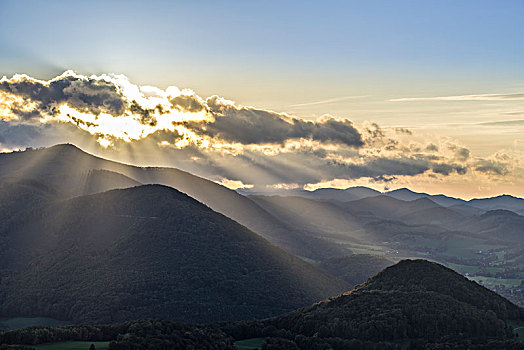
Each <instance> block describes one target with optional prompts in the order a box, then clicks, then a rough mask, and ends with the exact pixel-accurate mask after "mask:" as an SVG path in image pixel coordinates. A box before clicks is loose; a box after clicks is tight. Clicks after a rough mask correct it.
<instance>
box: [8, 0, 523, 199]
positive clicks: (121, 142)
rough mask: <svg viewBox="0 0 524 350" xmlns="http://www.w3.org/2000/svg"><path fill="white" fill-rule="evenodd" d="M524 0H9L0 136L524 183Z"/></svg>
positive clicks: (352, 171) (290, 171) (211, 160)
mask: <svg viewBox="0 0 524 350" xmlns="http://www.w3.org/2000/svg"><path fill="white" fill-rule="evenodd" d="M523 16H524V2H523V1H520V0H519V1H516V0H515V1H497V2H495V1H478V0H477V1H460V2H458V1H322V2H318V1H263V2H262V1H222V2H217V1H147V2H135V1H52V0H51V1H45V2H44V1H25V0H17V1H9V0H0V48H1V49H0V76H4V78H3V79H2V80H1V81H0V151H10V150H13V149H19V148H22V149H23V148H25V147H41V146H50V145H53V144H55V143H59V142H72V143H75V144H77V145H78V146H80V147H82V148H84V149H86V150H88V151H89V152H92V153H95V154H98V155H102V156H105V157H108V158H111V159H115V160H121V161H125V162H129V163H134V164H139V165H166V166H175V167H178V168H181V169H184V170H188V171H191V172H194V173H196V174H197V175H201V176H204V177H206V178H209V179H212V180H214V181H217V182H220V183H222V184H224V185H226V186H228V187H231V188H245V189H251V190H253V191H260V192H264V191H277V190H282V189H290V188H305V189H315V188H319V187H339V188H345V187H348V186H354V185H365V186H370V187H373V188H376V189H379V190H384V189H394V188H399V187H409V188H411V189H413V190H417V191H425V192H429V193H444V194H448V195H454V196H460V197H464V198H472V197H484V196H492V195H498V194H503V193H508V194H513V195H516V196H524V180H523V179H524V176H523V175H524V65H523V64H522V62H524V44H523V43H522V38H523V37H524V21H522V18H523Z"/></svg>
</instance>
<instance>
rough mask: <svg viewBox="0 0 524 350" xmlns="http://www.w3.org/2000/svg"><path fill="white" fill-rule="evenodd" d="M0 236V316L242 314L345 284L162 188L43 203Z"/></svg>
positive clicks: (293, 303) (194, 318) (288, 304)
mask: <svg viewBox="0 0 524 350" xmlns="http://www.w3.org/2000/svg"><path fill="white" fill-rule="evenodd" d="M0 238H1V239H2V241H4V242H5V245H4V247H3V251H2V256H3V257H4V258H5V259H6V263H5V264H3V265H2V268H1V270H0V273H1V275H0V276H1V278H2V284H1V285H0V312H1V314H2V315H3V316H15V315H16V316H49V317H53V318H57V319H67V320H71V321H75V322H79V321H82V322H116V321H124V320H130V319H137V318H145V317H162V318H169V319H173V320H178V321H185V322H211V321H219V320H235V319H249V318H254V317H268V316H272V315H276V314H279V313H282V312H285V311H289V310H291V309H293V308H296V307H300V306H303V305H306V304H308V303H311V302H314V301H316V300H320V299H323V298H325V297H327V296H331V295H335V294H337V293H340V292H342V291H344V290H346V289H347V287H348V285H347V284H346V283H345V282H343V281H341V280H338V279H337V278H335V277H332V276H331V275H329V274H328V273H325V272H323V271H322V270H320V269H318V268H316V267H314V266H312V265H310V264H308V263H306V262H304V261H302V260H301V259H299V258H296V257H295V256H293V255H291V254H289V253H286V252H284V251H283V250H281V249H279V248H276V247H274V246H272V245H271V244H269V243H268V242H267V241H266V240H265V239H263V238H262V237H260V236H259V235H257V234H255V233H253V232H252V231H249V230H248V229H247V228H245V227H244V226H241V225H239V224H237V223H236V222H234V221H232V220H231V219H229V218H227V217H225V216H223V215H221V214H218V213H216V212H214V211H212V210H211V209H210V208H208V207H206V206H204V205H202V204H201V203H199V202H197V201H195V200H194V199H192V198H190V197H188V196H187V195H185V194H182V193H180V192H179V191H177V190H175V189H172V188H170V187H165V186H160V185H147V186H139V187H134V188H130V189H125V190H113V191H109V192H104V193H100V194H95V195H89V196H82V197H76V198H73V199H70V200H66V201H50V202H48V203H47V204H46V205H45V206H37V207H34V208H29V209H28V210H27V211H25V212H24V213H21V214H20V215H19V216H18V218H17V219H15V220H14V221H13V222H12V223H11V225H10V227H9V230H5V231H3V232H0Z"/></svg>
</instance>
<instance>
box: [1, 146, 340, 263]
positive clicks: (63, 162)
mask: <svg viewBox="0 0 524 350" xmlns="http://www.w3.org/2000/svg"><path fill="white" fill-rule="evenodd" d="M93 170H106V171H110V172H113V173H119V174H121V175H122V176H120V178H119V179H116V175H115V174H111V175H112V176H107V175H108V174H109V173H104V176H100V173H99V174H97V178H96V179H95V182H96V188H95V189H91V188H90V187H89V186H91V185H89V184H90V183H91V182H92V181H93V179H92V174H93V173H92V171H93ZM3 177H17V178H29V179H36V180H38V181H40V182H43V183H45V184H48V185H51V186H55V187H56V188H58V189H60V190H62V191H63V192H65V193H68V194H69V196H76V195H83V194H85V192H86V190H87V193H89V192H95V191H94V190H97V191H98V190H106V189H111V188H115V187H117V188H119V187H123V186H124V185H125V184H126V183H127V184H129V185H135V184H134V181H136V182H139V183H143V184H162V185H166V186H170V187H173V188H176V189H177V190H179V191H181V192H184V193H186V194H187V195H189V196H191V197H193V198H195V199H197V200H198V201H200V202H202V203H204V204H206V205H207V206H209V207H211V208H212V209H213V210H215V211H218V212H220V213H222V214H224V215H226V216H228V217H230V218H232V219H233V220H235V221H237V222H239V223H241V224H243V225H245V226H247V227H248V228H250V229H251V230H253V231H255V232H257V233H259V234H261V235H263V236H264V237H265V238H267V239H268V240H269V241H270V242H272V243H274V244H276V245H278V246H279V247H282V248H284V249H286V250H288V251H290V252H292V253H294V254H296V255H300V256H305V257H309V258H312V259H321V258H325V257H331V256H340V255H344V254H345V251H344V249H341V248H339V247H337V246H336V245H334V244H331V243H329V242H327V241H324V240H321V239H317V238H315V237H313V235H312V233H310V232H308V231H306V230H297V229H295V228H293V227H290V226H289V225H287V224H285V223H283V222H281V221H280V220H278V219H276V218H275V217H273V216H272V215H270V214H269V213H268V212H267V211H266V210H264V209H262V208H261V207H260V206H258V205H257V204H256V203H254V202H253V201H251V200H250V199H248V198H246V197H244V196H242V195H240V194H238V193H237V192H235V191H232V190H230V189H228V188H226V187H223V186H221V185H218V184H216V183H214V182H212V181H209V180H206V179H203V178H200V177H198V176H195V175H192V174H189V173H187V172H185V171H182V170H178V169H174V168H154V167H148V168H142V167H136V166H131V165H126V164H122V163H118V162H114V161H109V160H105V159H102V158H99V157H96V156H93V155H90V154H88V153H85V152H83V151H82V150H80V149H78V148H77V147H75V146H73V145H70V144H64V145H57V146H53V147H50V148H45V149H40V150H29V151H25V152H13V153H3V154H0V178H3ZM123 180H125V181H123ZM86 184H87V187H86Z"/></svg>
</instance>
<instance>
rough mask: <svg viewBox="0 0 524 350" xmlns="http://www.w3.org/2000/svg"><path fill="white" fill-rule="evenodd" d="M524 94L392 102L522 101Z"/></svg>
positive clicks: (406, 99)
mask: <svg viewBox="0 0 524 350" xmlns="http://www.w3.org/2000/svg"><path fill="white" fill-rule="evenodd" d="M522 100H524V94H521V93H518V94H480V95H457V96H438V97H403V98H393V99H390V100H389V101H390V102H417V101H522Z"/></svg>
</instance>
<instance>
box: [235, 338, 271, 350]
mask: <svg viewBox="0 0 524 350" xmlns="http://www.w3.org/2000/svg"><path fill="white" fill-rule="evenodd" d="M263 341H264V338H251V339H246V340H239V341H237V342H235V345H236V347H237V348H238V350H253V349H260V348H261V347H262V342H263Z"/></svg>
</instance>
